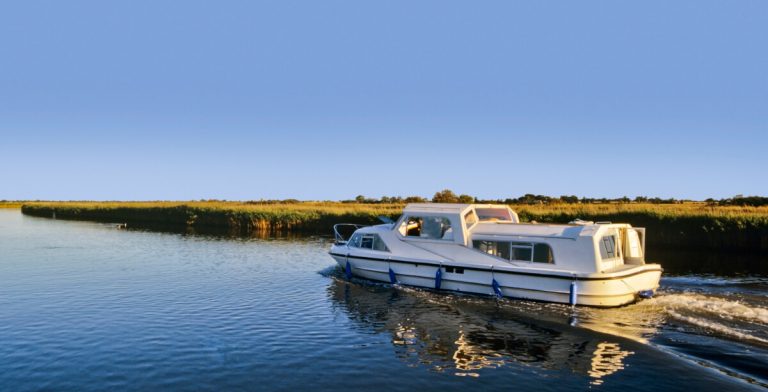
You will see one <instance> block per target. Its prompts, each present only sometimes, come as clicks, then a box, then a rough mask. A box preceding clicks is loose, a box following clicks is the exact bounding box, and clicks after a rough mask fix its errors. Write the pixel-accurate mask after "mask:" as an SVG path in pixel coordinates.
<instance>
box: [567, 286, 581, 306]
mask: <svg viewBox="0 0 768 392" xmlns="http://www.w3.org/2000/svg"><path fill="white" fill-rule="evenodd" d="M578 296H579V293H578V289H577V287H576V282H571V294H570V295H569V296H568V302H569V303H570V304H571V305H576V301H578Z"/></svg>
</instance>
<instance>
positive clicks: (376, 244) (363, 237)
mask: <svg viewBox="0 0 768 392" xmlns="http://www.w3.org/2000/svg"><path fill="white" fill-rule="evenodd" d="M347 244H348V245H349V246H352V247H355V248H363V249H371V250H378V251H383V252H389V248H387V244H385V243H384V241H382V240H381V237H379V235H378V234H355V235H353V236H352V238H351V239H350V240H349V242H348V243H347Z"/></svg>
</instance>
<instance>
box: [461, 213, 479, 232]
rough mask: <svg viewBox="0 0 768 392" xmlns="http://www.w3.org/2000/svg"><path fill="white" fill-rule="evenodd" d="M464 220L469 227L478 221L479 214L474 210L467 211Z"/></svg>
mask: <svg viewBox="0 0 768 392" xmlns="http://www.w3.org/2000/svg"><path fill="white" fill-rule="evenodd" d="M464 222H465V224H466V225H467V228H470V227H472V225H474V224H475V223H477V215H476V214H475V212H474V211H469V212H467V214H466V215H464Z"/></svg>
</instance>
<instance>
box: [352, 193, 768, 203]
mask: <svg viewBox="0 0 768 392" xmlns="http://www.w3.org/2000/svg"><path fill="white" fill-rule="evenodd" d="M430 201H431V202H433V203H465V204H469V203H480V204H531V205H534V204H597V203H650V204H680V203H685V202H691V201H694V200H686V199H675V198H669V199H662V198H660V197H648V196H636V197H634V198H631V199H630V198H629V197H627V196H623V197H619V198H613V199H612V198H605V197H602V198H592V197H578V196H575V195H563V196H559V197H552V196H546V195H535V194H532V193H526V194H525V195H523V196H520V197H516V198H514V197H510V198H505V199H480V198H477V197H474V196H471V195H466V194H458V195H457V194H456V193H455V192H453V191H452V190H450V189H444V190H442V191H439V192H436V193H435V194H434V196H432V198H431V199H427V198H424V197H421V196H408V197H400V196H382V197H381V198H379V199H375V198H369V197H366V196H363V195H359V196H357V197H356V198H354V199H353V200H342V202H343V203H365V204H377V203H381V204H388V203H426V202H430ZM705 202H706V203H707V204H709V205H713V206H714V205H721V206H755V207H759V206H765V205H768V197H762V196H747V197H743V196H736V197H733V198H727V199H720V200H716V199H711V198H710V199H707V200H705Z"/></svg>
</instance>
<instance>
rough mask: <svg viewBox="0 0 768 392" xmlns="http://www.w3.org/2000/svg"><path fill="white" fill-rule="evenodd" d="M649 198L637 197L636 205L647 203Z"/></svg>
mask: <svg viewBox="0 0 768 392" xmlns="http://www.w3.org/2000/svg"><path fill="white" fill-rule="evenodd" d="M647 202H648V198H647V197H645V196H637V197H635V203H647Z"/></svg>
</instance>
